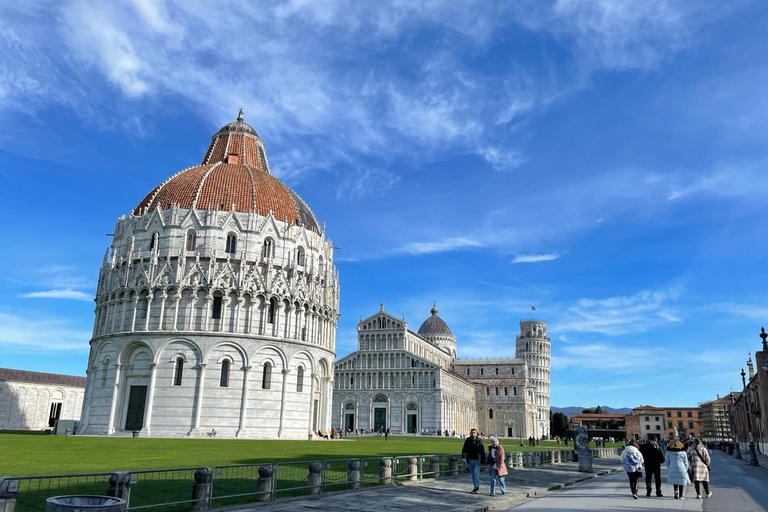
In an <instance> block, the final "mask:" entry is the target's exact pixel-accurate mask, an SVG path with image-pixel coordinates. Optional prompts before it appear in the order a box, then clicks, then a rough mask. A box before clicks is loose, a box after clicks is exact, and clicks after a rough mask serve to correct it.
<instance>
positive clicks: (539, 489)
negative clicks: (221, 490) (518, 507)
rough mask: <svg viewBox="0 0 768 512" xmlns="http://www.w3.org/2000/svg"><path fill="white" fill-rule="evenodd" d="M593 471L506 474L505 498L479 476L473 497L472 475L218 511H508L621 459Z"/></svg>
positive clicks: (615, 466)
mask: <svg viewBox="0 0 768 512" xmlns="http://www.w3.org/2000/svg"><path fill="white" fill-rule="evenodd" d="M593 467H594V473H579V472H578V463H573V462H567V463H561V464H548V465H543V466H536V467H530V468H515V469H513V470H511V471H510V472H509V476H507V494H505V495H503V496H502V495H500V494H499V488H498V485H497V486H496V493H497V494H496V496H489V495H488V493H489V487H488V482H489V476H488V475H486V474H482V475H480V478H481V480H480V492H481V494H479V495H476V494H470V492H469V491H470V490H472V481H471V479H470V477H469V475H468V474H466V473H465V474H463V475H461V476H458V477H445V478H439V479H429V480H424V481H421V482H405V483H402V484H398V485H397V486H378V487H371V488H368V489H363V490H360V491H346V492H336V493H328V494H325V495H322V496H312V497H303V498H284V499H281V500H277V501H275V502H271V503H264V504H254V505H249V506H246V507H242V506H241V507H230V508H226V509H218V510H220V511H224V510H227V511H231V512H234V511H237V512H289V511H290V512H294V511H301V510H307V511H310V510H313V511H316V510H333V511H334V512H340V511H350V510H366V511H370V512H384V511H392V510H395V511H396V510H412V509H413V508H414V507H418V510H419V512H445V511H446V510H451V511H463V512H474V511H484V510H493V509H504V508H508V507H510V506H512V505H513V504H514V503H515V502H516V501H517V500H521V499H524V498H527V497H530V496H534V495H539V494H542V493H546V492H547V491H553V490H556V489H560V488H562V487H565V486H570V485H573V484H575V483H577V482H584V481H588V480H591V479H592V478H595V477H598V476H603V475H608V474H611V473H614V472H617V471H622V466H621V461H620V460H619V458H618V457H610V458H596V459H594V466H593Z"/></svg>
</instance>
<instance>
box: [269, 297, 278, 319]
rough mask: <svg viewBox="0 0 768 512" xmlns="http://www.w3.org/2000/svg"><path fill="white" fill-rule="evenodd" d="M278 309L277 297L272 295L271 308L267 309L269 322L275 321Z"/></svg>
mask: <svg viewBox="0 0 768 512" xmlns="http://www.w3.org/2000/svg"><path fill="white" fill-rule="evenodd" d="M276 309H277V299H276V298H274V297H272V298H271V299H269V309H268V310H267V323H269V324H273V323H275V310H276Z"/></svg>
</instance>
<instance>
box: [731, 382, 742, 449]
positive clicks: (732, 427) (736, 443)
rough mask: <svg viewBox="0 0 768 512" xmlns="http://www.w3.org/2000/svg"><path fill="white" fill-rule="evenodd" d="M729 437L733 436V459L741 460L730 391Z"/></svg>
mask: <svg viewBox="0 0 768 512" xmlns="http://www.w3.org/2000/svg"><path fill="white" fill-rule="evenodd" d="M731 435H732V436H733V458H734V459H741V448H740V447H739V435H738V432H736V401H735V400H734V399H733V391H731Z"/></svg>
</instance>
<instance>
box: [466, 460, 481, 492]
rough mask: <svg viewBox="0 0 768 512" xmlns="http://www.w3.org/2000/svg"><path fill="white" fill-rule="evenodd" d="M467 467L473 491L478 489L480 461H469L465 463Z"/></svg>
mask: <svg viewBox="0 0 768 512" xmlns="http://www.w3.org/2000/svg"><path fill="white" fill-rule="evenodd" d="M467 465H468V466H469V474H470V475H472V485H473V486H474V487H473V488H474V489H479V488H480V461H479V460H477V459H474V460H472V459H470V460H468V461H467Z"/></svg>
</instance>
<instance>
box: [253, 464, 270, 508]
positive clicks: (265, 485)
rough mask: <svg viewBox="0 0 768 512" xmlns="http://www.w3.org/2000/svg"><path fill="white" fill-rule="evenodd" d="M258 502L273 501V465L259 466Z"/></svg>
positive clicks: (257, 482)
mask: <svg viewBox="0 0 768 512" xmlns="http://www.w3.org/2000/svg"><path fill="white" fill-rule="evenodd" d="M256 493H257V494H256V501H270V500H271V499H272V465H271V464H264V465H263V466H259V478H258V479H257V480H256Z"/></svg>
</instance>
